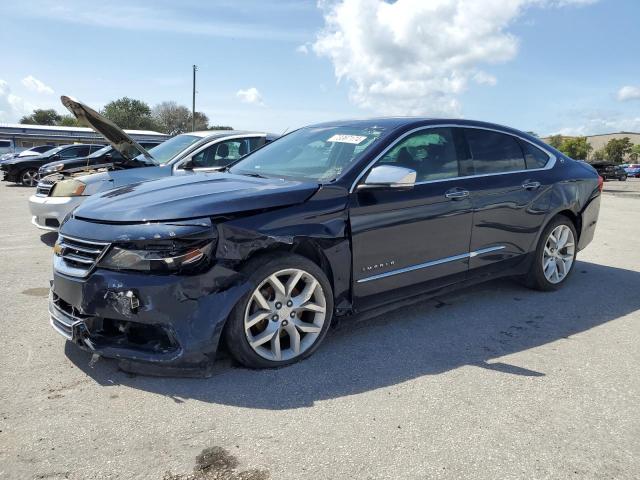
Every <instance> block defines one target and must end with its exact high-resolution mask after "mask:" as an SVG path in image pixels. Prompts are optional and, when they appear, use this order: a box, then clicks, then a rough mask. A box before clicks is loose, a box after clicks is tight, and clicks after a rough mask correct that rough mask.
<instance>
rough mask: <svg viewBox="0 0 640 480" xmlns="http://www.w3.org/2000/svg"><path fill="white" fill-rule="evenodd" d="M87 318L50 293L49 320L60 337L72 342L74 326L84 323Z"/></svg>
mask: <svg viewBox="0 0 640 480" xmlns="http://www.w3.org/2000/svg"><path fill="white" fill-rule="evenodd" d="M86 318H87V317H86V315H82V314H81V313H80V312H78V311H77V309H75V308H73V307H72V306H71V305H69V304H68V303H66V302H64V301H63V300H62V299H61V298H60V297H58V296H57V295H56V294H55V293H53V292H50V294H49V319H50V323H51V326H52V327H53V328H54V330H55V331H56V332H58V333H59V334H60V335H62V336H63V337H65V338H67V339H68V340H71V339H72V338H73V327H74V325H76V324H78V323H80V322H83V321H84V320H85V319H86Z"/></svg>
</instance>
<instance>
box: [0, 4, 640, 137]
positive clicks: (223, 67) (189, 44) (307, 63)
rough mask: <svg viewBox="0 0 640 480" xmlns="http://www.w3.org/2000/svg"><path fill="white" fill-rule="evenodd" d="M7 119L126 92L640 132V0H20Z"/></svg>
mask: <svg viewBox="0 0 640 480" xmlns="http://www.w3.org/2000/svg"><path fill="white" fill-rule="evenodd" d="M0 18H2V29H1V31H0V40H1V42H2V45H3V46H4V48H3V53H2V64H3V68H2V69H0V121H3V122H11V121H16V120H17V119H18V118H19V116H21V115H22V114H24V113H25V112H28V111H29V110H30V109H32V108H50V107H53V108H56V109H58V110H60V111H63V107H62V106H61V105H60V103H59V100H58V98H59V96H60V95H62V94H65V95H71V96H74V97H76V98H78V99H80V100H82V101H84V102H85V103H87V104H89V105H91V106H93V107H95V108H100V107H101V106H103V105H104V104H105V103H106V102H108V101H110V100H112V99H115V98H118V97H121V96H125V95H126V96H129V97H134V98H140V99H142V100H145V101H146V102H148V103H149V104H150V105H153V104H155V103H158V102H161V101H164V100H175V101H177V102H179V103H182V104H185V105H189V106H190V104H191V65H192V64H194V63H195V64H197V65H198V66H199V72H198V97H197V109H198V110H202V111H204V112H205V113H206V114H207V115H208V116H209V118H210V119H211V121H212V123H216V124H230V125H232V126H234V127H236V128H248V129H264V130H270V131H275V132H281V131H283V130H284V129H286V128H295V127H298V126H301V125H304V124H308V123H313V122H318V121H324V120H330V119H337V118H352V117H367V116H374V115H391V114H412V115H427V116H449V117H451V116H454V117H458V116H462V117H466V118H475V119H481V120H487V121H495V122H498V123H503V124H507V125H510V126H514V127H516V128H520V129H523V130H533V131H535V132H537V133H539V134H549V133H557V132H560V133H567V134H586V133H605V132H611V131H620V130H627V131H640V62H639V61H638V58H640V28H638V20H639V19H640V2H638V1H635V0H599V1H596V0H499V1H498V0H430V1H424V0H399V1H397V2H386V3H385V2H383V1H382V0H343V1H337V0H336V1H332V0H321V1H320V2H315V1H302V0H299V1H295V0H279V1H277V0H264V1H261V0H245V1H242V0H237V1H233V0H221V1H211V2H201V1H194V0H186V1H185V0H183V1H180V2H178V1H175V0H174V1H165V0H162V1H155V2H145V1H128V2H115V1H109V0H108V1H100V2H91V1H89V0H86V1H80V0H70V1H64V0H57V1H51V0H33V1H32V0H23V1H21V2H3V4H2V6H0Z"/></svg>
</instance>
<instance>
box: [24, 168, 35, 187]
mask: <svg viewBox="0 0 640 480" xmlns="http://www.w3.org/2000/svg"><path fill="white" fill-rule="evenodd" d="M20 183H21V184H22V185H23V186H25V187H35V186H36V185H37V184H38V170H35V169H33V168H28V169H26V170H23V171H22V172H20Z"/></svg>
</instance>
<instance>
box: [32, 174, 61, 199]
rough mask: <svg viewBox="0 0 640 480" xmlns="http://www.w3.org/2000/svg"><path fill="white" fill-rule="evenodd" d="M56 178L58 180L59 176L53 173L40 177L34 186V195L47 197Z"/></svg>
mask: <svg viewBox="0 0 640 480" xmlns="http://www.w3.org/2000/svg"><path fill="white" fill-rule="evenodd" d="M58 180H60V177H59V176H54V175H50V176H48V177H44V178H41V179H40V181H39V182H38V186H37V187H36V195H38V196H39V197H48V196H49V192H51V189H52V188H53V185H54V183H56V182H57V181H58Z"/></svg>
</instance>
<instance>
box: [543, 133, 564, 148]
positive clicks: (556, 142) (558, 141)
mask: <svg viewBox="0 0 640 480" xmlns="http://www.w3.org/2000/svg"><path fill="white" fill-rule="evenodd" d="M547 143H549V145H551V146H552V147H553V148H558V149H559V148H560V145H562V135H551V136H550V137H549V142H547Z"/></svg>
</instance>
